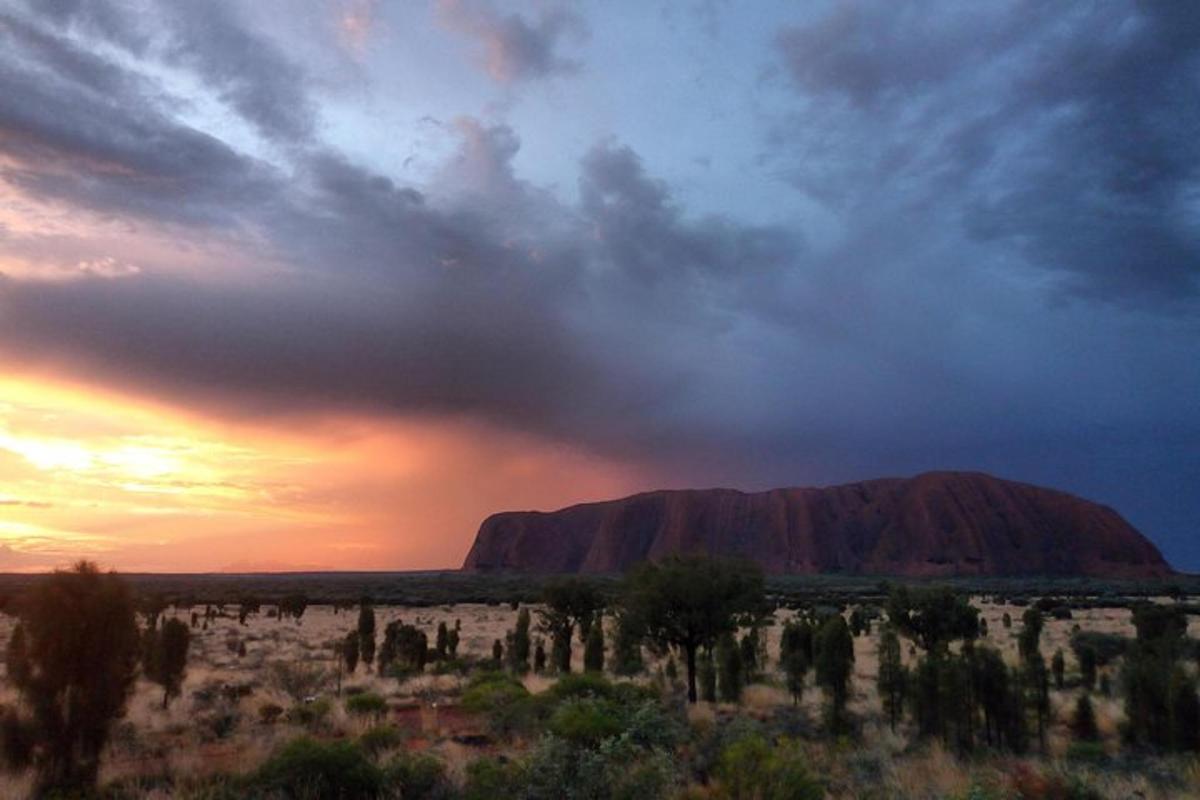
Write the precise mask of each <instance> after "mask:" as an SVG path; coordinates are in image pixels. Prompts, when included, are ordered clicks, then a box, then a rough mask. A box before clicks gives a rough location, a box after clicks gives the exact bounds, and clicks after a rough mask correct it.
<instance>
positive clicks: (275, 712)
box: [258, 703, 283, 725]
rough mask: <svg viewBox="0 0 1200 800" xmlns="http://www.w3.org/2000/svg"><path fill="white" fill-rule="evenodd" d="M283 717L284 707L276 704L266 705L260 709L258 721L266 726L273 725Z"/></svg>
mask: <svg viewBox="0 0 1200 800" xmlns="http://www.w3.org/2000/svg"><path fill="white" fill-rule="evenodd" d="M281 716H283V706H281V705H277V704H275V703H264V704H263V705H261V706H259V707H258V719H259V721H260V722H262V723H263V724H264V725H273V724H274V723H275V721H276V720H278V719H279V718H280V717H281Z"/></svg>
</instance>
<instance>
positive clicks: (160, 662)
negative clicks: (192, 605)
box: [145, 618, 237, 708]
mask: <svg viewBox="0 0 1200 800" xmlns="http://www.w3.org/2000/svg"><path fill="white" fill-rule="evenodd" d="M150 633H151V635H152V637H153V643H152V645H151V648H150V652H149V653H147V657H146V662H145V672H146V677H147V678H149V679H150V680H151V681H153V682H154V683H157V684H158V685H159V686H161V687H162V689H163V699H162V707H163V708H166V707H167V704H168V703H170V702H171V699H172V698H175V697H178V696H179V691H180V689H181V687H182V686H183V679H184V676H185V675H186V674H187V657H188V648H189V647H190V645H191V640H192V633H191V631H190V630H188V626H187V625H185V624H184V623H183V622H181V621H180V620H178V619H175V618H171V619H168V620H165V621H164V622H163V624H162V625H160V626H159V628H158V630H157V631H154V630H152V631H150ZM236 647H237V645H234V649H235V650H236Z"/></svg>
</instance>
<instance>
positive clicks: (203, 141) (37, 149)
mask: <svg viewBox="0 0 1200 800" xmlns="http://www.w3.org/2000/svg"><path fill="white" fill-rule="evenodd" d="M0 42H3V43H4V45H5V52H6V55H5V57H4V58H3V59H2V60H0V149H2V150H3V152H4V153H5V154H6V155H7V156H9V159H8V162H7V163H6V164H5V165H4V166H3V167H0V169H2V170H3V177H4V179H5V180H7V181H9V182H10V183H13V184H15V185H18V186H21V187H23V188H24V189H26V190H28V191H31V192H33V193H35V194H38V195H43V196H50V197H55V198H57V199H60V200H68V201H70V202H74V203H78V204H79V205H83V206H87V207H90V208H93V209H95V210H98V211H101V212H103V213H113V212H122V211H123V212H127V213H132V214H135V215H137V216H145V217H150V218H156V219H190V220H193V221H199V220H201V219H209V220H215V219H218V218H225V219H228V218H229V217H230V216H232V215H233V214H234V213H236V210H237V208H238V206H240V205H241V204H243V203H254V202H256V201H261V199H262V193H263V191H264V189H265V188H266V186H267V184H269V183H270V182H271V180H272V176H271V170H270V169H269V168H267V167H266V166H265V165H261V164H257V163H255V162H253V161H252V160H248V159H246V158H245V157H243V156H241V155H239V154H237V153H235V152H234V151H233V150H231V149H230V148H229V147H228V146H227V145H226V144H224V143H223V142H221V141H219V140H217V139H215V138H213V137H211V136H208V135H206V134H204V133H201V132H199V131H196V130H194V129H192V128H188V127H186V126H183V125H180V124H178V123H176V122H174V121H173V120H172V119H170V118H169V117H168V116H167V114H166V113H164V111H163V109H162V107H161V104H160V103H159V98H157V97H156V95H155V92H154V91H153V90H152V88H151V87H149V86H148V85H147V84H146V83H145V82H144V81H142V80H140V79H138V78H137V77H136V76H133V75H130V74H129V73H128V72H126V71H124V70H122V69H120V68H118V67H116V66H114V65H113V64H111V63H110V62H107V61H105V60H103V59H100V58H98V57H96V56H93V55H91V54H89V53H87V52H86V51H83V50H81V49H80V48H79V46H78V45H76V44H74V43H73V42H71V41H69V40H67V39H65V38H63V37H59V36H56V35H54V34H51V33H47V32H42V31H37V30H35V29H31V28H29V27H28V26H26V25H23V24H22V23H20V22H19V21H17V20H14V19H12V18H4V19H2V20H0Z"/></svg>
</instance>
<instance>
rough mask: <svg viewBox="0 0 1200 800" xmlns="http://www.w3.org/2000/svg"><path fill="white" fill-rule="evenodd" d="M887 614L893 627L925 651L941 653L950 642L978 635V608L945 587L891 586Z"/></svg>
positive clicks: (969, 638)
mask: <svg viewBox="0 0 1200 800" xmlns="http://www.w3.org/2000/svg"><path fill="white" fill-rule="evenodd" d="M887 614H888V621H889V622H890V623H891V624H892V625H893V626H895V628H896V630H897V631H898V632H899V633H902V634H904V635H905V636H907V637H908V638H910V639H912V640H913V641H915V642H916V643H917V644H918V645H919V646H920V647H921V649H922V650H924V651H925V652H926V653H931V654H932V653H935V652H938V653H940V652H944V651H945V650H946V648H947V647H949V645H950V643H951V642H953V641H957V640H960V639H962V640H973V639H975V638H976V637H977V636H978V635H979V609H977V608H975V607H974V606H972V605H971V604H970V602H968V601H967V599H966V598H965V597H962V596H961V595H959V594H958V593H957V592H955V591H954V590H953V589H950V588H949V587H934V588H929V589H909V588H908V587H905V586H901V587H898V588H896V589H893V590H892V593H891V595H890V596H889V598H888V607H887Z"/></svg>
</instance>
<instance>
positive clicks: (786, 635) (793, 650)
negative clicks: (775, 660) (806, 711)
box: [779, 620, 812, 705]
mask: <svg viewBox="0 0 1200 800" xmlns="http://www.w3.org/2000/svg"><path fill="white" fill-rule="evenodd" d="M779 665H780V667H781V668H782V669H783V674H784V680H785V682H786V683H787V689H788V693H789V694H790V695H791V696H792V704H793V705H795V704H798V703H799V702H800V699H801V698H802V697H803V696H804V678H805V676H806V675H807V674H808V670H809V668H810V667H811V666H812V625H811V624H810V623H809V622H808V621H807V620H791V621H789V622H787V623H786V624H785V625H784V626H783V632H782V634H781V635H780V637H779Z"/></svg>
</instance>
